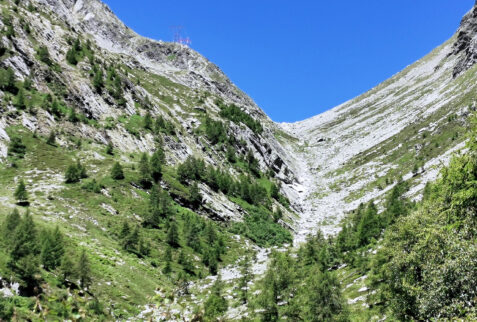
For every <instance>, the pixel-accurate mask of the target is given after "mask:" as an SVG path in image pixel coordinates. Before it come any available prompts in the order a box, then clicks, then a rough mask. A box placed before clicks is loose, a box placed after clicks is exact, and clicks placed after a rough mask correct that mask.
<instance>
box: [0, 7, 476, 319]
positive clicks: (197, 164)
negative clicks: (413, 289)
mask: <svg viewBox="0 0 477 322" xmlns="http://www.w3.org/2000/svg"><path fill="white" fill-rule="evenodd" d="M0 7H1V9H2V20H1V25H0V28H1V29H2V36H1V38H0V47H1V48H2V50H1V54H0V76H1V77H0V86H1V91H0V97H1V104H0V110H1V115H0V157H1V161H2V162H1V163H0V174H1V175H0V187H1V188H0V200H1V201H2V204H3V205H4V209H2V210H0V215H1V217H2V220H1V222H2V225H3V224H4V222H6V221H7V220H22V222H23V221H24V222H34V223H36V225H37V229H38V230H39V231H41V234H39V235H41V236H39V237H38V239H37V240H35V241H34V242H35V243H38V244H42V245H43V243H45V244H48V237H45V236H49V235H48V234H49V233H48V229H50V228H52V227H51V226H52V225H60V226H61V230H62V231H63V232H64V238H65V240H66V241H67V242H66V244H67V246H68V249H67V251H68V253H73V255H72V256H68V257H69V258H71V259H74V260H77V259H79V258H84V256H83V254H81V256H79V255H80V254H78V251H79V249H80V248H81V249H83V250H84V251H85V252H87V253H88V256H89V258H90V261H91V263H92V264H91V272H92V276H93V278H92V280H93V281H94V283H93V284H92V285H90V286H91V289H88V291H89V293H85V292H83V291H84V289H85V288H84V285H83V284H84V283H83V282H80V283H78V282H76V281H74V280H73V279H70V280H69V281H64V280H63V281H62V280H61V274H62V273H64V271H63V270H60V268H58V270H49V269H48V268H49V266H48V265H49V264H50V263H46V264H44V263H43V262H42V264H41V265H40V264H39V265H37V267H35V272H34V274H33V276H29V279H25V277H24V276H23V275H21V274H22V271H19V270H18V269H19V267H16V266H15V265H16V264H15V265H12V261H10V258H12V256H18V255H17V254H16V253H14V252H13V251H12V250H11V249H10V246H9V245H11V244H12V241H11V240H3V239H0V274H1V277H2V278H3V279H2V281H5V280H6V278H5V277H6V276H11V277H12V281H11V282H5V285H4V284H2V287H1V288H0V291H2V293H8V294H9V298H12V297H13V298H15V297H16V296H17V298H16V299H20V300H21V301H25V303H27V304H25V305H24V306H23V311H21V312H20V313H19V314H23V315H20V316H21V317H23V318H25V319H27V318H39V317H40V314H44V315H43V317H45V316H48V314H53V313H48V311H49V310H48V309H46V310H43V311H42V310H41V309H39V310H40V311H41V312H32V311H31V310H30V309H29V308H30V307H33V304H32V303H33V302H34V301H39V302H38V303H40V302H41V304H42V305H43V306H45V307H47V308H48V307H50V305H51V307H52V309H51V312H57V311H59V309H58V308H57V307H53V306H54V305H59V304H58V303H60V301H52V303H50V302H49V301H48V298H65V297H68V296H70V298H74V301H75V303H76V304H77V305H78V306H80V307H81V308H82V309H84V312H87V313H84V314H89V315H88V317H92V316H94V314H100V313H98V312H99V311H101V310H100V309H99V308H98V307H93V308H90V307H89V306H88V305H86V304H84V303H83V304H81V300H80V299H81V297H82V296H86V297H87V298H88V299H90V300H91V301H93V300H95V301H99V300H101V301H102V302H103V303H105V305H107V307H108V309H109V310H110V313H105V312H104V311H105V310H103V312H102V313H101V314H103V315H102V316H105V317H106V318H105V319H108V318H114V319H118V320H120V319H127V318H132V319H135V318H136V319H143V318H149V317H153V318H155V319H157V320H160V319H162V318H166V317H168V318H169V320H173V319H177V320H178V319H180V318H181V317H183V316H187V317H188V318H192V317H193V316H194V315H195V314H199V315H200V314H202V313H200V311H201V310H202V309H201V308H203V309H204V310H205V311H207V307H206V306H207V305H206V304H205V302H206V301H208V299H209V296H211V295H210V294H215V292H216V291H214V292H210V290H216V289H217V288H220V287H222V286H220V283H218V282H217V283H215V281H217V280H218V278H217V275H220V276H221V279H222V281H223V282H224V284H225V286H224V287H225V290H223V291H222V294H225V293H226V294H227V295H226V296H225V297H226V298H227V299H228V300H230V301H231V303H233V305H232V307H230V308H229V309H228V310H227V308H226V309H225V311H222V313H223V314H226V315H227V316H228V317H229V318H231V319H239V318H241V317H244V316H247V314H253V313H257V312H252V311H253V309H254V308H252V309H250V310H249V308H248V307H247V305H244V303H243V298H241V296H243V294H242V291H243V290H249V287H250V288H251V289H253V290H257V291H259V290H260V289H259V287H260V286H261V285H262V284H261V283H263V281H257V279H259V278H261V277H262V275H263V274H264V273H265V271H266V269H267V265H268V264H269V259H270V258H272V263H273V264H270V265H272V266H271V267H270V266H269V267H270V270H269V271H272V272H273V270H274V269H278V268H276V267H274V266H273V265H277V267H280V266H279V265H281V264H280V261H277V258H278V257H279V256H281V255H277V254H284V255H283V256H288V255H289V254H290V253H289V251H292V252H293V251H295V250H296V249H299V250H298V252H302V251H303V249H302V248H300V247H301V245H306V246H305V247H309V248H308V250H307V251H306V252H309V251H310V252H312V253H313V251H314V250H313V249H314V247H315V246H316V245H314V244H313V243H315V242H317V243H321V242H320V240H321V239H320V238H322V237H323V236H321V235H320V234H319V233H318V235H315V233H317V232H318V231H321V232H323V234H324V235H325V236H330V238H331V239H329V243H331V242H332V238H334V237H333V236H336V235H337V234H338V232H339V231H340V229H341V228H342V227H343V225H342V224H341V223H342V221H343V220H344V219H349V218H353V214H354V213H355V212H356V209H358V213H359V211H361V210H359V209H363V208H362V207H364V206H363V204H369V203H370V202H374V203H373V205H374V204H375V205H376V208H377V209H380V210H382V209H383V208H384V207H385V205H384V202H383V201H385V200H386V198H388V195H389V193H391V192H392V191H395V188H396V187H399V186H400V185H401V184H402V183H403V182H405V183H406V184H407V185H409V189H408V190H407V191H406V194H405V197H406V198H411V199H413V200H420V199H421V192H422V190H423V189H424V187H425V185H426V184H427V183H428V182H429V181H431V180H434V179H435V178H436V176H437V175H438V173H439V169H440V168H441V167H442V166H443V165H445V164H446V163H447V162H448V160H449V158H450V157H451V155H452V154H453V153H454V152H458V151H461V150H462V148H464V144H465V142H466V134H465V133H466V132H467V127H468V117H469V115H470V114H471V113H472V112H473V111H474V110H475V106H476V100H477V99H476V95H475V91H476V90H477V88H476V86H477V85H475V84H477V67H476V66H475V61H473V59H474V41H473V39H474V38H473V36H475V35H477V30H475V28H474V27H475V26H476V25H477V15H476V14H475V12H477V11H476V10H477V9H476V8H477V3H476V7H474V8H473V9H472V10H471V11H470V12H469V13H468V14H467V15H466V16H465V17H464V19H463V20H462V23H461V26H460V28H459V30H458V32H457V33H456V35H455V36H453V37H452V38H451V39H449V40H448V41H446V42H445V43H444V44H443V45H441V46H439V47H438V48H436V49H435V50H433V51H432V52H431V53H429V54H428V55H426V56H425V57H423V58H422V59H420V60H419V61H417V62H416V63H414V64H412V65H410V66H408V67H407V68H406V69H404V70H403V71H401V72H400V73H397V74H395V75H394V76H393V77H391V78H390V79H388V80H386V81H385V82H383V83H381V84H380V85H378V86H376V87H375V88H373V89H371V90H369V91H368V92H366V93H364V94H363V95H360V96H358V97H356V98H354V99H352V100H349V101H347V102H345V103H343V104H341V105H339V106H337V107H335V108H333V109H331V110H329V111H327V112H324V113H322V114H319V115H316V116H314V117H312V118H309V119H306V120H303V121H299V122H295V123H275V122H272V121H271V120H270V118H268V116H267V115H266V114H265V113H264V112H263V111H262V110H261V109H260V108H259V107H258V106H257V105H256V104H255V103H254V102H253V100H252V99H251V98H249V97H248V96H247V95H246V94H245V93H243V92H242V91H241V90H240V89H238V88H237V87H236V86H235V85H234V84H233V83H232V82H231V81H230V80H229V79H228V78H227V77H226V75H225V74H224V73H223V72H222V71H221V70H220V69H219V68H218V67H217V66H216V65H214V64H213V63H211V62H209V61H208V60H207V59H206V58H205V57H203V56H201V55H200V54H199V53H197V52H195V51H193V50H192V49H190V48H187V47H186V46H183V45H180V44H174V43H166V42H160V41H159V42H158V41H154V40H151V39H147V38H144V37H141V36H139V35H137V34H136V33H135V32H133V31H132V30H131V29H129V28H128V27H126V26H125V25H124V24H123V23H122V22H120V20H119V19H118V18H117V17H116V16H114V14H113V13H112V11H111V10H110V9H109V8H108V7H107V6H106V5H105V4H103V3H102V2H101V1H99V0H78V1H73V0H36V1H31V2H28V3H26V2H25V3H23V2H22V3H20V2H18V1H17V3H15V1H10V0H8V1H4V2H1V3H0ZM476 37H477V36H476ZM457 49H458V50H457ZM457 67H458V69H459V72H458V75H456V74H455V73H456V68H457ZM113 170H114V171H113ZM25 190H26V191H27V192H28V193H29V194H30V199H28V198H25V195H24V194H23V193H22V191H25ZM18 191H19V192H18ZM370 208H372V207H371V206H370ZM13 209H21V210H22V212H27V211H26V210H27V209H28V211H29V212H27V213H31V214H32V215H31V217H33V218H34V219H31V221H29V220H30V219H28V218H30V217H28V216H29V215H27V214H23V213H22V216H21V219H18V218H20V216H19V215H18V216H16V215H15V211H14V210H13ZM23 210H24V211H23ZM371 210H372V209H371ZM376 212H377V210H376ZM4 218H6V219H5V220H4ZM15 218H17V219H15ZM345 222H346V221H345ZM19 227H22V226H19ZM2 228H3V226H2ZM6 235H8V234H6ZM320 236H321V237H320ZM5 238H6V237H5ZM55 238H56V237H55ZM323 238H324V237H323ZM326 243H328V240H327V241H326ZM148 245H149V246H148ZM375 246H376V245H375ZM42 247H43V246H42ZM310 247H311V248H310ZM316 247H318V246H316ZM320 247H321V246H320ZM376 247H377V246H376ZM327 251H328V250H327ZM369 251H370V252H371V251H372V249H369ZM42 252H43V253H44V251H43V250H42V251H41V252H40V251H39V250H32V251H31V253H30V254H28V255H27V256H31V257H28V258H34V259H35V260H36V261H44V256H43V255H42ZM300 254H301V253H300ZM252 256H253V257H252ZM277 256H278V257H277ZM307 256H308V255H307ZM299 257H300V256H297V258H299ZM25 258H26V257H23V258H22V260H25ZM247 258H248V259H249V261H250V262H251V263H249V264H248V265H249V267H248V270H249V272H252V273H251V275H253V274H255V275H256V276H257V278H256V279H255V281H254V280H253V278H251V277H250V274H249V273H247V268H246V267H245V268H244V267H242V263H243V262H244V261H246V259H247ZM287 260H288V259H287ZM32 263H36V262H35V261H33V262H32ZM282 264H283V263H282ZM244 265H245V266H247V264H246V263H245V264H244ZM345 266H346V265H345ZM345 266H340V267H341V268H340V269H341V270H340V269H337V268H336V267H334V268H330V271H334V270H336V269H337V270H338V271H339V272H340V274H341V272H343V274H345V275H346V274H347V273H349V272H351V271H347V270H346V267H345ZM12 267H13V268H12ZM20 268H21V267H20ZM63 269H64V267H63ZM60 272H61V274H60ZM243 272H245V273H243ZM351 273H352V274H351V275H350V276H353V277H356V279H355V280H352V281H350V282H351V284H350V285H351V286H350V287H351V288H352V289H354V288H356V287H357V285H358V283H364V280H365V279H366V276H362V275H361V276H357V274H358V275H359V274H361V273H362V272H358V273H356V272H351ZM244 276H245V277H247V276H248V277H247V278H249V279H248V280H245V281H244V280H243V278H244ZM267 276H268V277H270V275H267ZM317 276H321V275H320V274H318V275H317ZM340 278H342V281H344V280H347V277H346V278H344V277H340ZM238 281H240V283H242V284H241V285H242V286H240V287H237V283H238ZM265 282H266V281H265ZM14 283H19V284H18V285H17V284H14ZM68 283H69V284H68ZM243 283H245V284H243ZM12 284H14V285H12ZM15 285H16V286H15ZM243 285H245V286H243ZM14 286H15V287H14ZM33 286H34V287H33ZM65 286H68V287H71V289H69V290H68V291H67V292H70V293H68V294H67V295H65V292H66V288H65ZM35 288H36V291H35ZM358 289H360V288H358ZM358 289H356V290H354V291H353V292H354V293H351V291H350V290H348V287H346V288H344V290H343V292H345V293H346V292H348V293H346V294H347V295H346V296H347V297H348V301H349V303H350V305H354V306H353V308H355V309H356V308H357V307H361V304H363V303H362V302H363V301H364V300H365V299H366V297H367V295H365V294H364V293H365V292H366V290H365V291H361V290H360V291H358ZM38 290H40V291H41V292H40V293H37V294H35V293H34V292H38ZM258 293H260V292H258ZM258 293H257V294H258ZM356 293H357V294H358V295H359V296H354V295H356ZM219 294H220V291H219ZM32 295H35V296H36V298H35V297H32ZM88 296H89V297H88ZM1 300H2V298H0V304H2V303H4V302H1ZM215 300H217V299H215ZM32 301H33V302H32ZM7 302H8V301H7ZM8 303H9V302H8ZM22 303H23V302H22ZM151 303H154V304H151ZM2 305H3V304H2ZM98 305H99V304H98ZM277 305H278V304H277ZM2 307H3V306H1V305H0V314H4V311H2V310H3V309H1V308H2ZM194 307H195V308H197V310H198V312H199V313H197V312H193V311H194V310H193V308H194ZM64 310H65V311H68V310H69V309H68V308H64ZM72 310H74V309H72ZM94 310H97V311H96V313H94ZM221 310H223V307H222V308H221ZM68 312H69V313H68V314H71V316H73V314H74V313H75V312H70V311H68ZM171 312H172V313H171ZM6 313H8V312H6ZM6 313H5V314H6ZM65 314H66V313H65ZM91 314H92V315H91ZM108 314H109V315H108ZM171 314H172V315H171ZM204 314H205V313H204ZM181 315H182V316H181ZM0 318H2V316H0Z"/></svg>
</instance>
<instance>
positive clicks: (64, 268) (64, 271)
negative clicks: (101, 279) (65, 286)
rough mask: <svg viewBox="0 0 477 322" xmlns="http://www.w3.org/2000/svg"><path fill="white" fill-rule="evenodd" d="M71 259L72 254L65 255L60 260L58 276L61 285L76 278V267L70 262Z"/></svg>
mask: <svg viewBox="0 0 477 322" xmlns="http://www.w3.org/2000/svg"><path fill="white" fill-rule="evenodd" d="M72 257H73V255H72V254H70V253H67V254H65V255H64V256H63V257H62V259H61V264H60V274H61V279H62V282H63V283H65V282H66V281H67V280H69V279H72V278H74V277H76V274H77V272H76V267H75V265H74V264H73V261H72V260H71V258H72Z"/></svg>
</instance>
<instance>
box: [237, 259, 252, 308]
mask: <svg viewBox="0 0 477 322" xmlns="http://www.w3.org/2000/svg"><path fill="white" fill-rule="evenodd" d="M240 275H241V276H240V279H239V283H238V288H239V294H240V300H241V301H242V303H243V304H246V303H247V300H248V283H249V282H250V281H251V280H252V279H253V273H252V269H251V264H250V257H249V256H248V255H247V256H244V258H243V259H242V260H241V261H240Z"/></svg>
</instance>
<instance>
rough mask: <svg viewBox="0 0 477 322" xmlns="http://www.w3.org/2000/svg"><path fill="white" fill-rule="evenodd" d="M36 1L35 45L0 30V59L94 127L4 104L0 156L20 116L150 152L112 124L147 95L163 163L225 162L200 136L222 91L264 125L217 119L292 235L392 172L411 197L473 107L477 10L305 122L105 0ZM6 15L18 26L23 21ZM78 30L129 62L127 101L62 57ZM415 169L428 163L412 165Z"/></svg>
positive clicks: (108, 57)
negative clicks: (281, 200) (408, 183)
mask: <svg viewBox="0 0 477 322" xmlns="http://www.w3.org/2000/svg"><path fill="white" fill-rule="evenodd" d="M34 2H35V4H37V5H38V6H39V7H41V9H42V11H45V12H48V13H50V14H51V15H49V17H50V18H45V17H42V16H41V15H40V14H38V13H33V12H31V13H30V12H26V11H25V19H26V20H28V21H29V22H30V23H31V27H32V29H33V30H35V37H36V39H35V41H36V43H35V44H34V45H33V44H32V43H31V42H30V40H29V37H28V35H26V34H25V33H23V32H18V35H17V37H16V39H15V42H12V41H11V40H10V39H8V38H7V37H3V39H1V42H2V44H3V45H4V46H6V47H8V48H12V51H13V52H14V53H15V54H14V55H11V56H9V57H8V58H6V59H5V60H3V61H2V62H1V64H2V67H12V68H13V70H14V71H15V74H16V76H17V78H18V79H21V80H23V79H25V78H26V77H29V75H34V79H33V81H34V82H35V84H36V85H37V86H38V87H39V88H40V89H43V90H47V89H48V86H50V85H48V84H51V83H55V84H56V85H57V86H58V87H60V88H63V89H64V92H63V93H62V95H63V97H64V100H65V101H66V102H67V103H68V104H70V105H71V106H74V107H75V108H76V109H77V110H78V111H81V112H82V113H84V114H85V115H86V116H87V117H89V118H91V119H93V120H94V121H95V122H98V123H99V124H100V125H101V126H102V127H94V126H90V125H86V124H80V125H72V124H69V123H66V124H59V122H58V121H57V120H56V119H55V118H54V117H53V116H52V115H51V114H50V113H48V112H47V111H43V110H39V111H38V113H37V114H36V115H34V116H28V117H26V116H22V117H21V118H19V117H17V116H16V115H15V114H14V113H13V111H14V107H13V106H11V105H10V106H6V107H5V112H11V113H3V114H2V116H1V118H0V157H5V154H6V145H7V143H8V141H9V138H8V135H7V133H6V132H5V131H4V128H6V127H8V126H9V125H12V124H19V123H21V124H23V125H24V126H25V127H27V128H29V129H30V130H32V131H33V130H37V131H38V132H39V133H41V134H46V133H48V132H49V131H50V130H51V129H54V128H55V127H58V126H60V125H61V127H62V128H63V129H64V131H65V132H66V134H71V135H73V136H80V137H83V138H87V139H90V140H93V141H94V142H97V143H100V144H106V143H112V144H113V145H114V146H115V147H116V148H118V149H120V150H122V151H124V152H134V151H152V150H153V149H154V145H155V142H154V138H153V136H152V135H150V134H148V133H145V134H143V135H137V133H136V134H134V131H131V129H130V128H128V126H127V124H125V123H124V122H121V121H120V120H121V119H124V118H126V117H132V116H134V115H144V114H145V111H144V110H142V111H139V110H138V108H137V105H138V104H139V105H140V104H142V103H144V102H145V101H149V102H150V105H151V106H150V109H149V112H150V113H151V114H152V115H153V116H154V117H156V116H162V117H164V118H165V119H166V120H167V121H168V122H171V123H173V124H175V126H176V129H177V132H178V133H177V134H178V135H177V136H176V137H174V138H172V137H170V136H167V135H166V136H165V137H164V144H165V146H166V150H167V152H168V162H169V163H171V164H176V163H177V162H179V161H182V160H184V159H185V158H187V156H189V155H195V156H198V157H201V158H203V159H204V160H205V161H206V162H207V163H209V164H212V165H214V166H221V165H223V164H224V158H223V152H224V151H220V148H216V147H212V148H211V147H210V146H209V144H207V142H204V140H203V139H202V138H200V137H198V136H197V135H196V131H197V130H198V129H199V128H200V126H201V124H200V118H201V116H203V115H204V114H206V115H208V116H209V117H211V118H212V119H220V120H222V121H224V120H223V118H221V117H220V113H219V112H220V109H219V107H218V105H217V104H216V103H215V100H216V99H220V100H222V101H223V102H225V103H234V104H236V105H237V106H239V107H240V108H241V110H242V111H244V112H245V113H246V114H248V115H250V116H252V117H253V118H254V119H255V120H259V121H260V122H261V124H262V125H263V129H264V130H263V132H262V133H260V134H257V133H254V132H253V131H252V130H251V129H250V128H248V127H247V126H244V124H235V123H233V122H230V121H229V120H225V122H227V123H229V128H230V130H231V133H230V134H231V136H233V137H234V138H236V139H237V141H243V142H245V145H244V146H238V145H237V146H235V149H236V150H237V151H241V152H242V153H243V152H245V147H246V148H247V149H250V151H251V152H252V154H253V155H254V157H255V158H256V159H257V160H258V163H259V165H260V168H261V169H262V171H268V170H271V171H272V172H273V173H274V175H275V177H276V178H278V179H280V180H281V182H282V183H283V184H282V191H283V192H284V193H285V194H286V195H287V196H288V198H289V199H290V201H291V204H292V206H293V209H294V210H295V211H296V212H297V213H298V218H297V219H295V223H294V227H293V228H294V230H295V231H297V237H296V241H303V240H304V238H305V236H306V234H308V233H310V232H313V231H315V230H316V229H318V227H320V228H321V229H322V230H324V231H325V232H327V233H334V232H336V230H337V224H338V223H339V221H340V219H341V218H343V217H344V216H345V214H346V212H347V211H349V210H351V209H353V208H355V207H356V206H357V205H358V204H359V203H360V202H366V201H368V200H371V199H376V200H379V199H382V197H383V196H384V194H385V192H387V191H388V190H389V189H390V188H391V187H392V183H393V182H396V181H397V180H398V179H399V177H400V176H402V177H404V178H410V177H409V176H410V175H411V177H412V182H413V183H412V184H413V185H414V190H412V191H413V192H414V193H415V194H416V195H417V194H418V193H419V190H420V189H421V188H422V186H423V184H424V183H425V181H426V180H429V179H431V178H432V177H435V175H436V173H437V171H434V170H432V171H431V169H430V168H429V167H430V166H431V165H432V166H433V165H434V164H435V160H437V159H438V157H440V156H442V155H445V153H446V152H448V151H453V149H454V148H455V147H456V146H459V145H458V144H460V143H461V142H462V137H461V136H458V135H459V134H460V133H461V132H462V126H463V125H464V124H465V122H466V116H467V115H469V111H468V106H469V105H473V106H475V104H474V102H475V100H474V96H473V94H472V91H473V89H474V86H475V85H474V84H477V81H476V79H475V75H474V73H471V70H470V68H471V67H472V66H473V64H474V63H475V62H476V61H477V7H474V8H473V9H472V10H471V11H470V12H469V13H468V14H467V15H466V16H465V17H464V19H463V20H462V23H461V27H460V28H459V31H458V33H457V35H456V36H454V37H453V38H452V39H451V40H449V41H447V42H446V43H445V44H444V45H442V46H440V47H439V48H437V49H436V50H434V51H433V52H431V53H430V54H429V55H428V56H426V57H424V58H423V59H421V60H420V61H418V62H417V63H415V64H413V65H412V66H409V67H408V68H406V69H405V70H404V71H402V72H401V73H399V74H397V75H395V76H394V77H392V78H391V79H389V80H387V81H386V82H384V83H383V84H381V85H379V86H377V87H376V88H374V89H372V90H371V91H369V92H367V93H365V94H363V95H362V96H360V97H357V98H355V99H353V100H351V101H349V102H346V103H344V104H342V105H340V106H338V107H336V108H334V109H332V110H330V111H328V112H326V113H323V114H321V115H317V116H315V117H313V118H310V119H308V120H304V121H302V122H297V123H293V124H276V123H274V122H272V121H271V120H270V119H269V118H268V117H267V116H266V115H265V113H264V112H263V111H262V110H261V109H260V108H259V107H258V106H257V105H256V104H255V103H254V102H253V100H252V99H250V98H249V97H248V96H247V95H246V94H244V93H243V92H242V91H240V90H239V89H238V88H237V87H236V86H235V85H234V84H233V83H232V82H231V81H230V80H229V79H228V78H227V77H226V75H224V73H223V72H222V71H221V70H220V69H219V68H218V67H217V66H216V65H214V64H213V63H211V62H210V61H208V60H207V59H206V58H205V57H203V56H201V55H200V54H199V53H197V52H195V51H194V50H192V49H190V48H188V47H186V46H184V45H180V44H175V43H167V42H163V41H155V40H152V39H147V38H144V37H141V36H139V35H137V34H136V33H135V32H134V31H132V30H131V29H129V28H128V27H127V26H125V25H124V24H123V23H122V22H121V21H120V20H119V19H118V18H117V17H116V16H115V15H114V14H113V13H112V11H111V10H110V9H109V8H108V7H107V6H106V5H105V4H104V3H102V2H101V1H99V0H76V1H74V0H36V1H34ZM14 24H16V25H17V29H18V30H21V27H20V22H19V21H14ZM0 27H3V23H2V24H1V25H0ZM75 37H83V38H84V39H89V40H91V42H92V43H93V45H94V49H95V51H96V52H97V55H98V57H100V58H101V59H102V63H104V64H105V65H106V64H118V65H121V66H124V68H128V70H130V71H131V75H130V77H125V80H124V83H125V84H124V85H125V93H124V98H125V102H124V104H122V105H118V104H116V103H115V100H114V98H113V97H112V96H111V95H109V94H107V93H97V92H96V91H94V90H93V88H92V86H91V79H90V77H91V76H90V73H91V66H90V64H87V63H85V62H81V63H79V64H78V66H76V67H75V68H73V67H72V66H71V65H69V64H67V63H66V62H65V54H66V49H65V48H69V47H70V46H71V44H70V43H68V42H67V41H66V39H67V38H75ZM39 45H43V46H46V47H47V48H48V50H49V52H50V55H51V58H52V60H53V61H54V62H55V63H56V64H58V65H59V66H60V67H61V68H62V72H61V73H54V72H51V71H49V70H48V69H47V68H45V66H43V65H41V64H38V63H37V62H36V58H35V57H36V56H35V55H36V54H35V50H34V48H35V47H37V46H39ZM460 75H466V76H467V78H464V77H457V76H460ZM199 102H200V103H199ZM20 119H21V121H20ZM448 120H453V121H448ZM110 122H113V123H114V124H113V125H109V123H110ZM451 132H452V133H453V132H455V133H453V134H452V135H449V133H451ZM450 137H452V140H451V139H449V138H450ZM434 138H439V139H434ZM416 147H419V148H416ZM431 147H432V148H431ZM415 167H417V168H419V169H420V168H422V167H424V171H419V172H418V173H419V175H417V174H416V173H412V170H414V169H413V168H415ZM431 174H432V175H431ZM202 192H203V193H204V194H205V195H206V200H207V202H208V204H209V208H208V209H210V211H212V212H214V214H213V215H212V217H214V218H219V219H220V218H221V219H224V220H240V215H237V212H238V213H240V209H239V208H236V207H235V206H233V205H231V204H228V202H227V201H226V200H225V199H224V198H223V196H220V195H214V193H213V192H211V191H208V190H207V189H202Z"/></svg>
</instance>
